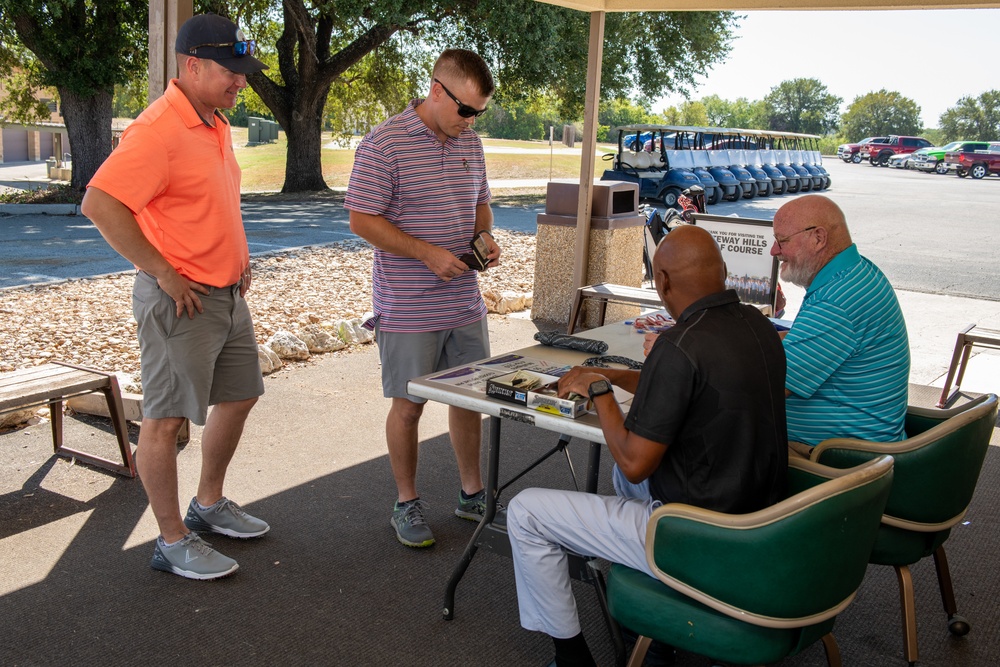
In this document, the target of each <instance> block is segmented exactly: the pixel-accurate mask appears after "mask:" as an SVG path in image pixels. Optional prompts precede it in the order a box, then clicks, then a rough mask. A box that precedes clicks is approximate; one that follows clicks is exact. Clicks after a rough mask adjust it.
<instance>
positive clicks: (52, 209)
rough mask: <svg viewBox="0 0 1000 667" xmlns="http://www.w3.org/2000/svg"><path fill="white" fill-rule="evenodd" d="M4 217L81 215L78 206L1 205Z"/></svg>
mask: <svg viewBox="0 0 1000 667" xmlns="http://www.w3.org/2000/svg"><path fill="white" fill-rule="evenodd" d="M0 214H3V215H80V206H79V205H77V204H0Z"/></svg>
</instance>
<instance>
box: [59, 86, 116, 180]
mask: <svg viewBox="0 0 1000 667" xmlns="http://www.w3.org/2000/svg"><path fill="white" fill-rule="evenodd" d="M59 99H60V100H61V102H62V115H63V118H65V119H66V132H67V134H69V144H70V145H69V146H68V147H65V149H66V150H68V151H71V152H72V155H73V180H72V187H73V189H74V190H79V191H81V192H82V191H83V190H84V188H86V187H87V183H89V182H90V179H91V178H92V177H93V175H94V174H95V173H96V172H97V168H98V167H100V166H101V164H103V163H104V160H105V159H107V157H108V156H109V155H110V154H111V91H100V92H98V93H95V94H94V95H91V96H88V97H83V96H80V95H77V94H75V93H73V92H71V91H70V90H67V89H66V88H59Z"/></svg>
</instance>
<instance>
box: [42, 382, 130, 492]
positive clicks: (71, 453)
mask: <svg viewBox="0 0 1000 667" xmlns="http://www.w3.org/2000/svg"><path fill="white" fill-rule="evenodd" d="M110 380H111V384H110V386H108V387H105V388H104V389H101V391H102V392H103V394H104V397H105V398H106V399H107V401H108V414H110V415H111V424H112V426H114V429H115V436H116V437H117V438H118V449H119V451H120V452H121V456H122V462H121V463H118V462H117V461H112V460H111V459H106V458H103V457H100V456H96V455H94V454H88V453H87V452H82V451H80V450H78V449H72V448H70V447H67V446H66V445H64V444H63V418H62V417H63V416H62V401H61V400H59V401H53V402H52V403H50V404H49V410H50V411H51V416H52V445H53V449H54V450H55V453H56V455H57V456H62V457H64V458H72V459H77V460H79V461H82V462H84V463H89V464H90V465H93V466H97V467H98V468H104V469H105V470H110V471H112V472H116V473H118V474H119V475H125V476H126V477H135V461H134V460H133V459H132V446H131V444H130V443H129V441H128V425H127V424H126V423H125V414H124V411H123V409H122V395H121V390H119V388H118V378H116V377H115V376H113V375H112V376H111V377H110Z"/></svg>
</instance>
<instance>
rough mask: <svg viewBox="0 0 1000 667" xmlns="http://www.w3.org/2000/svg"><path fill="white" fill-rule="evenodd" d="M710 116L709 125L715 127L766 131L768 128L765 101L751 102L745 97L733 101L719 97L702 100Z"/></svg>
mask: <svg viewBox="0 0 1000 667" xmlns="http://www.w3.org/2000/svg"><path fill="white" fill-rule="evenodd" d="M701 103H702V104H703V105H705V113H706V115H707V116H708V124H709V125H712V126H714V127H742V128H747V129H765V128H766V127H767V120H768V115H767V106H766V104H765V103H764V101H763V100H756V101H754V102H751V101H750V100H748V99H747V98H745V97H738V98H736V99H735V100H733V101H730V100H725V99H722V98H721V97H719V96H718V95H709V96H708V97H703V98H701Z"/></svg>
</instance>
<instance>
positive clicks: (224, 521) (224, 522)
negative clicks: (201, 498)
mask: <svg viewBox="0 0 1000 667" xmlns="http://www.w3.org/2000/svg"><path fill="white" fill-rule="evenodd" d="M184 525H185V526H187V527H188V528H190V529H191V530H196V531H198V532H199V533H219V534H220V535H226V536H228V537H240V538H247V537H260V536H261V535H263V534H264V533H266V532H267V531H269V530H271V527H270V526H269V525H267V522H266V521H262V520H260V519H258V518H257V517H255V516H250V515H249V514H247V513H246V512H244V511H243V508H242V507H240V506H239V505H237V504H236V503H234V502H233V501H232V500H229V499H228V498H222V499H221V500H219V502H217V503H215V504H214V505H212V506H211V507H209V508H208V509H207V510H203V509H199V508H198V501H197V498H192V499H191V504H190V505H188V511H187V516H185V517H184Z"/></svg>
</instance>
